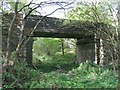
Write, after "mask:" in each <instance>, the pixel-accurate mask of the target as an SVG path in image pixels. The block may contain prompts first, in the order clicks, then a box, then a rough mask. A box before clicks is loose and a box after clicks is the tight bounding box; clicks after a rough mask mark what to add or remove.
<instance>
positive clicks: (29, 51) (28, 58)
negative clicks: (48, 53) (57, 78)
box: [26, 37, 33, 66]
mask: <svg viewBox="0 0 120 90" xmlns="http://www.w3.org/2000/svg"><path fill="white" fill-rule="evenodd" d="M27 40H28V42H27V44H26V61H27V63H28V64H29V65H30V66H32V54H33V53H32V48H33V37H30V38H29V37H27Z"/></svg>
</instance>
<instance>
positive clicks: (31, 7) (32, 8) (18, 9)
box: [2, 0, 74, 65]
mask: <svg viewBox="0 0 120 90" xmlns="http://www.w3.org/2000/svg"><path fill="white" fill-rule="evenodd" d="M2 3H3V8H5V7H7V8H9V9H6V10H7V11H9V10H12V13H13V14H14V17H13V19H12V22H11V24H10V26H9V30H8V38H7V54H6V65H8V64H9V61H10V60H11V50H10V42H11V40H12V39H11V37H12V34H13V32H14V31H13V30H14V26H15V24H16V19H17V16H18V15H19V14H20V13H22V15H23V18H22V25H21V27H20V30H21V32H20V34H19V36H18V37H19V38H18V39H19V40H18V45H17V47H16V49H15V60H17V59H18V58H17V57H18V56H19V53H20V52H21V51H22V49H23V48H24V46H25V45H26V44H27V43H28V42H29V40H30V38H31V35H32V33H33V32H34V30H33V31H32V32H31V34H30V35H29V37H28V38H27V40H25V38H24V35H23V30H24V24H25V19H26V18H27V17H28V16H29V15H30V14H31V13H33V12H34V13H35V12H36V13H37V14H39V15H41V12H39V11H38V10H37V9H38V8H41V9H42V8H44V7H45V6H47V5H57V6H59V7H58V8H57V9H55V10H54V11H51V13H49V14H47V15H45V16H49V15H51V14H53V13H54V12H56V11H57V10H59V9H66V7H67V6H68V5H70V4H72V3H74V1H73V2H67V1H66V2H63V1H61V2H59V1H56V2H54V1H51V0H50V1H43V2H39V3H37V4H36V3H34V2H33V0H31V1H30V2H29V3H27V4H26V3H24V4H20V1H19V0H16V1H15V2H12V3H11V2H5V1H3V2H2ZM7 11H3V12H5V13H6V12H7ZM43 18H44V16H43ZM43 18H41V19H43ZM40 21H41V20H39V22H40ZM39 22H37V23H36V25H35V27H34V29H35V28H36V27H37V25H38V24H39ZM16 27H17V25H16ZM30 62H31V61H30ZM29 64H32V63H29Z"/></svg>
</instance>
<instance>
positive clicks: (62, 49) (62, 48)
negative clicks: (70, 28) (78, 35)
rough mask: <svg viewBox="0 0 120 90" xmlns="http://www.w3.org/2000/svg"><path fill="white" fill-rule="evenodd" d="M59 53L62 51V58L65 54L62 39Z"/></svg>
mask: <svg viewBox="0 0 120 90" xmlns="http://www.w3.org/2000/svg"><path fill="white" fill-rule="evenodd" d="M61 51H62V55H63V56H64V54H65V52H64V39H62V38H61Z"/></svg>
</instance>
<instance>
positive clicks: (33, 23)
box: [2, 14, 106, 63]
mask: <svg viewBox="0 0 120 90" xmlns="http://www.w3.org/2000/svg"><path fill="white" fill-rule="evenodd" d="M12 18H13V14H5V15H4V16H3V31H2V51H3V53H6V51H7V44H6V41H7V35H8V27H9V25H8V24H9V23H11V20H12ZM22 20H23V15H22V14H19V15H18V16H17V19H16V21H15V24H14V30H13V33H12V37H11V38H12V41H11V42H10V43H11V44H10V47H11V48H10V50H11V52H12V51H14V50H15V49H16V47H17V44H18V41H19V36H20V34H21V33H23V37H24V38H25V40H27V43H26V44H25V48H23V50H22V53H21V54H20V56H19V57H20V58H25V59H26V61H27V62H28V63H32V48H33V37H50V38H76V39H77V43H76V45H77V55H76V56H77V57H76V60H77V61H78V62H83V61H85V60H92V61H98V62H99V61H100V60H102V59H103V57H101V54H102V53H101V49H103V46H102V44H101V43H100V37H99V36H98V35H96V34H95V32H96V31H97V30H98V29H100V28H102V29H105V28H106V26H105V25H104V24H103V23H92V22H79V24H78V23H77V22H78V21H75V22H76V23H73V22H71V23H69V24H66V25H65V24H63V22H64V19H58V18H52V17H42V16H39V15H30V16H28V17H27V18H26V19H25V20H24V22H25V24H24V30H23V31H21V27H22V25H23V22H22ZM38 22H39V23H38ZM30 36H31V37H30Z"/></svg>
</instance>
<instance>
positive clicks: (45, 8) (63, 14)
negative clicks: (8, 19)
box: [27, 0, 99, 18]
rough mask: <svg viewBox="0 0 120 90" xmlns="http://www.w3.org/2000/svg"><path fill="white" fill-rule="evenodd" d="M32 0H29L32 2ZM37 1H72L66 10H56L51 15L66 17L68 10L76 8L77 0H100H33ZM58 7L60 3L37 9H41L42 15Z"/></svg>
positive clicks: (91, 0) (90, 0) (89, 0)
mask: <svg viewBox="0 0 120 90" xmlns="http://www.w3.org/2000/svg"><path fill="white" fill-rule="evenodd" d="M30 1H31V0H28V1H27V2H30ZM33 1H34V2H35V3H40V2H44V1H54V2H55V1H59V2H61V1H67V2H69V3H71V2H74V3H72V4H71V5H69V6H67V7H66V8H69V9H66V10H63V9H62V10H61V9H60V10H57V11H56V12H54V13H53V14H52V15H50V16H49V17H56V18H65V16H66V15H67V13H68V11H69V10H70V9H72V8H74V6H75V4H76V3H77V1H85V2H95V1H97V2H99V0H33ZM57 8H59V6H58V5H49V6H45V7H44V8H43V9H42V10H41V9H37V10H38V11H41V13H42V15H47V14H49V13H51V12H53V11H54V10H56V9H57Z"/></svg>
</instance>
